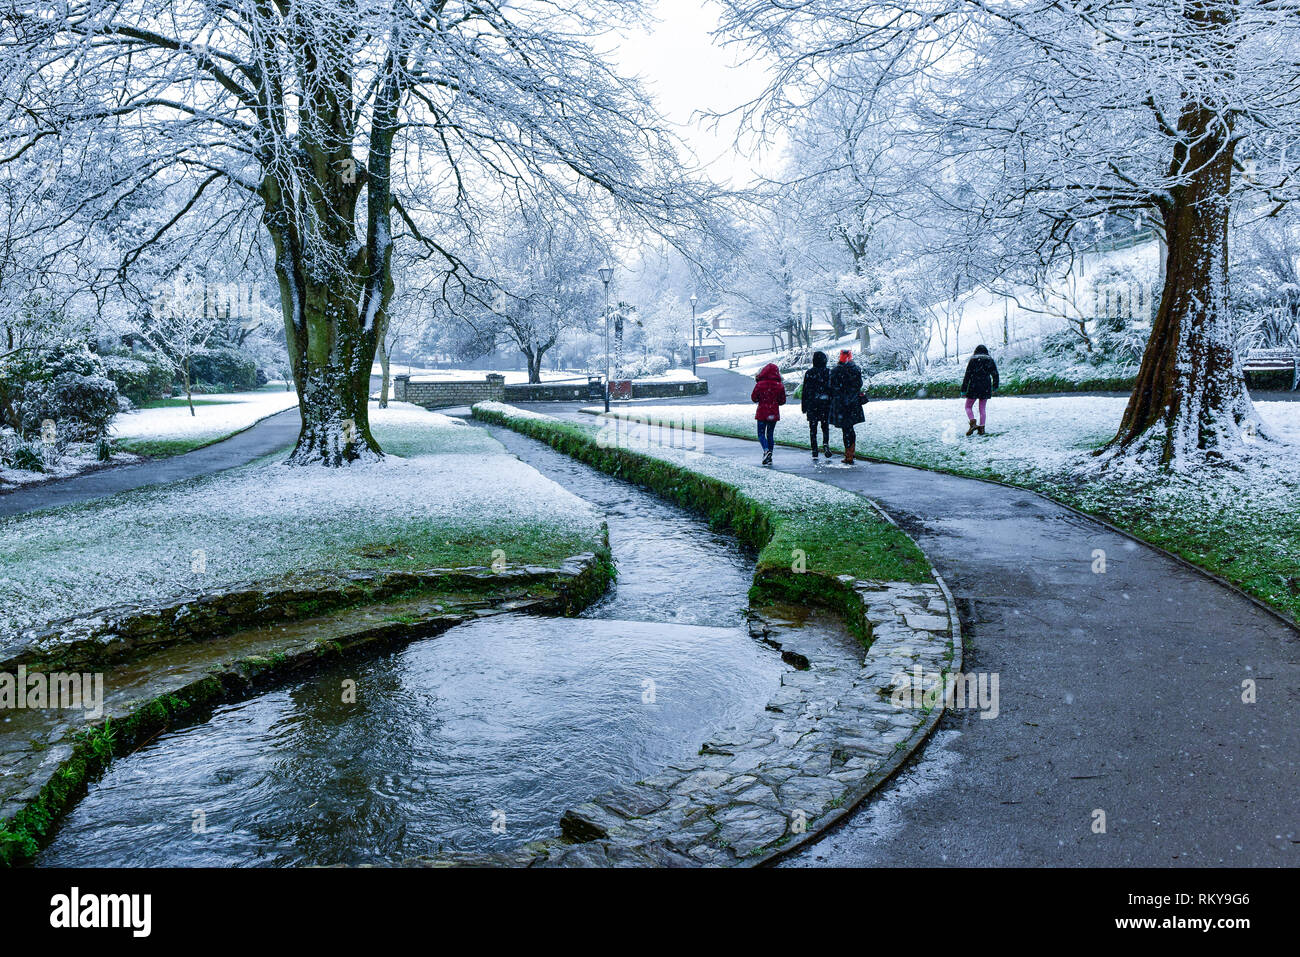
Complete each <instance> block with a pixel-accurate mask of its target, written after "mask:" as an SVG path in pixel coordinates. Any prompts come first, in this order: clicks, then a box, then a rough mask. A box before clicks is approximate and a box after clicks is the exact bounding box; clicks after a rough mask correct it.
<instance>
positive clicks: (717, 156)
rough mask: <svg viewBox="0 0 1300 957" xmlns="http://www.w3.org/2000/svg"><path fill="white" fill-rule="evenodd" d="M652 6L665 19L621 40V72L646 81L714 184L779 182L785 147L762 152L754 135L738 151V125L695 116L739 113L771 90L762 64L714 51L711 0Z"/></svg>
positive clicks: (736, 52) (734, 52) (662, 0)
mask: <svg viewBox="0 0 1300 957" xmlns="http://www.w3.org/2000/svg"><path fill="white" fill-rule="evenodd" d="M651 6H652V10H653V13H654V16H655V18H656V19H657V20H658V22H657V23H656V24H654V25H653V28H652V29H651V31H650V32H649V33H641V34H635V35H626V34H625V35H623V36H622V37H621V42H619V44H618V49H617V52H616V54H615V57H616V62H617V63H618V64H619V67H620V72H622V73H624V74H627V75H633V76H639V77H641V78H642V80H643V81H644V82H645V84H646V87H647V88H648V89H649V91H650V93H651V94H652V95H653V96H654V98H655V100H656V102H657V103H658V106H659V109H660V112H662V113H663V114H664V116H665V117H666V118H667V119H668V120H669V121H670V122H672V123H674V124H676V125H677V128H678V129H677V132H678V133H679V135H680V136H681V137H682V139H684V140H685V141H686V143H687V145H688V146H689V147H690V148H691V149H692V150H693V151H694V152H695V154H696V157H697V158H698V160H699V162H700V163H701V164H703V166H704V167H705V169H706V170H707V172H708V173H709V174H710V175H711V176H712V177H713V178H714V179H715V180H717V181H719V182H723V183H730V184H732V185H736V186H741V185H745V184H746V183H748V182H749V181H750V180H752V179H753V178H754V177H755V175H756V174H767V175H774V174H775V173H776V167H777V163H778V161H779V152H780V150H779V148H774V147H773V145H771V144H769V145H767V146H765V147H763V148H759V146H758V144H757V142H756V138H755V137H753V136H752V135H748V136H746V137H745V138H744V139H743V141H742V147H741V148H740V149H737V148H736V142H735V138H736V131H737V128H738V124H737V121H736V119H735V118H733V117H728V118H727V119H726V121H724V122H723V123H721V124H719V125H718V126H717V128H716V129H715V128H713V125H712V124H711V123H710V122H709V121H708V120H706V119H703V118H700V117H693V116H692V114H693V113H695V112H696V111H697V110H699V111H713V112H725V111H727V110H731V109H734V108H735V107H737V106H739V105H741V104H742V103H745V102H746V101H748V100H750V99H752V98H753V97H754V96H756V95H757V94H758V93H760V92H761V91H762V90H763V88H764V86H765V85H766V78H765V72H764V70H763V67H762V66H761V64H760V63H758V62H757V61H750V62H742V61H744V60H745V58H746V52H745V51H743V50H741V49H740V48H738V47H727V48H725V49H724V48H721V47H719V46H717V45H715V44H714V41H713V37H712V36H711V35H710V34H711V33H712V31H713V30H714V29H715V28H716V27H717V24H718V13H719V11H718V8H717V7H716V6H715V5H714V4H712V3H710V2H708V0H655V2H653V3H652V4H651Z"/></svg>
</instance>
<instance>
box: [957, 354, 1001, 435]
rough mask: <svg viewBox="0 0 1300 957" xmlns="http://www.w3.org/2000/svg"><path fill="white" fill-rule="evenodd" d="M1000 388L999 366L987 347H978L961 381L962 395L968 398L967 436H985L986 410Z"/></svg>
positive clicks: (967, 364)
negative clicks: (977, 402) (968, 422)
mask: <svg viewBox="0 0 1300 957" xmlns="http://www.w3.org/2000/svg"><path fill="white" fill-rule="evenodd" d="M997 388H998V364H997V363H996V362H994V361H993V357H992V356H991V355H989V350H988V347H987V346H982V345H981V346H976V347H975V354H974V355H973V356H971V357H970V362H968V363H966V376H965V378H963V379H962V380H961V394H962V395H964V396H965V397H966V418H968V419H970V428H969V429H967V430H966V434H967V435H974V434H975V433H976V432H979V434H980V435H983V434H984V408H985V406H986V405H987V404H988V401H989V399H991V398H993V393H994V392H996V391H997ZM976 400H978V401H979V404H980V418H979V424H976V422H975V402H976Z"/></svg>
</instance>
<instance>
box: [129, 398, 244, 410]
mask: <svg viewBox="0 0 1300 957" xmlns="http://www.w3.org/2000/svg"><path fill="white" fill-rule="evenodd" d="M194 404H195V405H233V404H234V403H233V402H231V400H229V399H198V398H196V399H195V400H194ZM189 405H190V404H189V402H188V401H186V399H185V396H180V397H179V398H177V397H176V396H171V397H169V398H166V399H149V400H148V401H146V402H142V403H140V405H139V406H138V408H141V409H187V408H189Z"/></svg>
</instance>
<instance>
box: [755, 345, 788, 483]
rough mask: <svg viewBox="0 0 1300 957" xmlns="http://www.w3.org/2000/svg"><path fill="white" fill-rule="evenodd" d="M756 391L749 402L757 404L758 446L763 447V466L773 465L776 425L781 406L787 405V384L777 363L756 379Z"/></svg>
mask: <svg viewBox="0 0 1300 957" xmlns="http://www.w3.org/2000/svg"><path fill="white" fill-rule="evenodd" d="M754 378H755V379H756V380H757V381H756V382H755V383H754V391H753V392H752V393H751V394H750V396H749V401H751V402H757V403H758V409H757V410H756V411H755V412H754V418H755V419H756V420H757V421H758V444H759V445H761V446H762V447H763V464H764V465H771V464H772V447H773V446H774V445H775V444H776V424H777V422H779V421H781V406H783V405H785V382H784V381H783V380H782V379H781V370H780V369H778V368H777V367H776V363H774V362H769V363H768V364H767V365H765V366H763V368H761V369H759V370H758V375H756V376H755V377H754Z"/></svg>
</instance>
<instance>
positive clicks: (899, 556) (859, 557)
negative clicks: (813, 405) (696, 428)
mask: <svg viewBox="0 0 1300 957" xmlns="http://www.w3.org/2000/svg"><path fill="white" fill-rule="evenodd" d="M664 408H665V409H669V410H672V411H674V412H678V413H680V412H681V411H682V410H683V409H684V408H686V407H664ZM474 410H475V412H476V413H479V412H482V413H486V414H487V417H488V418H489V419H490V418H491V416H493V415H495V416H500V417H502V418H504V419H506V420H513V421H515V422H519V423H522V424H523V425H524V427H523V428H521V429H520V431H522V432H524V433H525V434H530V433H529V430H528V428H527V426H528V425H529V424H537V425H540V426H542V427H543V428H544V429H546V430H548V431H571V432H581V433H583V434H585V435H586V436H587V437H588V438H589V439H590V440H594V441H595V443H596V444H597V445H598V446H600V447H602V448H615V447H616V448H620V449H626V450H628V451H630V452H635V453H639V454H641V455H645V456H648V457H650V458H654V459H659V460H661V461H665V462H668V463H671V464H672V465H674V466H677V467H679V468H682V469H686V470H688V471H690V472H694V473H696V474H699V475H704V476H707V477H708V478H711V479H715V480H717V481H719V482H723V483H726V484H727V485H730V486H732V487H734V488H735V489H736V490H737V491H739V493H740V494H741V495H742V496H744V497H745V498H748V499H749V500H751V501H752V502H755V503H757V505H758V507H759V508H761V509H765V510H768V511H769V512H770V513H773V514H774V516H775V517H774V519H773V522H772V525H773V527H774V536H773V538H772V540H771V541H769V542H768V543H767V545H766V546H765V547H764V548H763V550H762V552H761V554H760V555H759V566H760V569H761V568H763V567H765V566H768V565H773V566H781V567H783V568H788V567H790V565H791V563H792V561H794V560H798V559H797V555H796V552H802V553H803V560H804V561H806V563H807V564H806V568H807V569H808V570H810V571H821V572H825V573H829V574H835V575H839V574H849V575H852V576H854V577H855V578H862V579H873V580H878V581H928V580H929V576H930V565H929V562H928V561H927V560H926V558H925V556H924V555H923V554H922V553H921V550H920V549H919V548H918V547H917V546H916V543H915V542H913V541H912V540H911V539H910V538H908V537H907V535H906V534H905V533H904V532H903V531H901V530H900V529H899V528H897V527H896V526H895V525H893V524H892V523H891V522H890V521H889V520H888V519H886V518H884V517H883V516H882V514H881V513H880V511H879V510H878V509H877V508H876V506H875V505H874V503H872V502H870V501H869V500H867V499H864V498H863V497H862V496H860V495H856V494H854V493H853V492H850V491H847V490H845V489H841V488H838V487H837V486H834V485H827V484H825V483H823V482H816V481H813V480H811V479H806V478H803V477H802V476H798V475H791V474H789V473H786V472H780V471H776V470H773V469H767V468H760V467H756V466H748V465H741V464H738V463H736V462H732V461H729V460H724V459H719V458H716V457H714V456H711V455H706V454H703V453H700V452H697V451H692V450H691V449H689V448H681V447H674V445H673V444H672V436H671V435H658V434H655V435H647V432H646V430H644V429H640V428H638V429H633V430H627V429H621V428H619V427H618V422H617V420H611V421H607V422H606V423H605V425H603V426H599V427H598V426H596V425H594V424H593V425H590V426H588V425H574V424H571V423H568V422H561V421H560V420H559V419H556V418H553V417H552V416H549V415H543V414H541V413H538V412H532V411H528V410H525V409H519V408H516V407H514V406H511V405H507V404H504V403H500V402H481V403H478V404H477V405H475V406H474ZM630 417H631V418H633V419H635V418H636V416H635V415H633V416H630ZM670 421H671V420H670ZM680 421H681V418H680V415H678V416H677V418H676V422H677V423H678V424H680ZM665 440H666V441H665Z"/></svg>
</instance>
